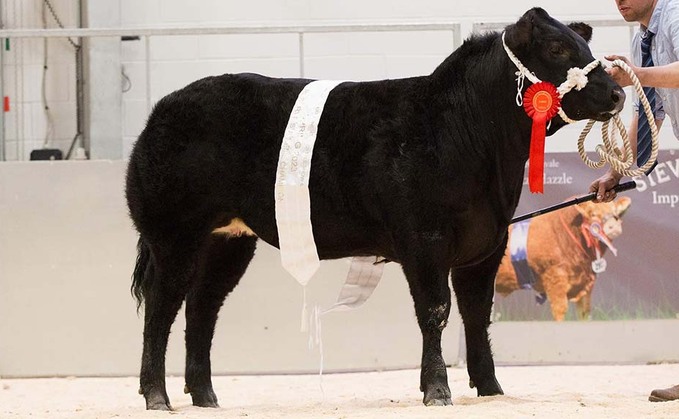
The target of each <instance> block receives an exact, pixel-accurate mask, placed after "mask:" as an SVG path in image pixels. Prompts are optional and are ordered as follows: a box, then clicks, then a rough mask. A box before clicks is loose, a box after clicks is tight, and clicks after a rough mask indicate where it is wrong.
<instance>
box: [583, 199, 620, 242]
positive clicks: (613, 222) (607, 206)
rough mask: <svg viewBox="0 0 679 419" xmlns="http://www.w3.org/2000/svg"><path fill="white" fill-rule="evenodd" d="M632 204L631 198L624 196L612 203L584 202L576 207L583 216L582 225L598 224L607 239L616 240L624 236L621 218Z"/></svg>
mask: <svg viewBox="0 0 679 419" xmlns="http://www.w3.org/2000/svg"><path fill="white" fill-rule="evenodd" d="M631 203H632V200H631V199H630V198H629V197H627V196H622V197H619V198H617V199H615V200H613V201H611V202H602V203H596V204H595V203H593V202H583V203H580V204H578V205H576V206H575V207H576V209H577V210H578V212H579V213H580V215H581V216H582V220H581V221H582V223H587V224H590V225H591V224H594V223H598V224H599V225H600V226H601V228H602V231H603V233H604V234H605V235H606V237H608V238H609V239H615V238H616V237H618V236H620V234H622V220H621V218H622V215H623V214H624V213H625V211H627V209H628V208H629V206H630V204H631Z"/></svg>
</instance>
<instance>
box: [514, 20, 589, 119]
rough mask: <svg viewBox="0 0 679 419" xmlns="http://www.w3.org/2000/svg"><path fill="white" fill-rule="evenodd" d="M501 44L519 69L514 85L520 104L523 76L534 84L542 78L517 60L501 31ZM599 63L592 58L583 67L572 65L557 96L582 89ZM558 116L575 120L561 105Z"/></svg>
mask: <svg viewBox="0 0 679 419" xmlns="http://www.w3.org/2000/svg"><path fill="white" fill-rule="evenodd" d="M502 46H503V47H504V48H505V51H506V52H507V55H508V56H509V59H510V60H512V62H513V63H514V65H516V68H518V69H519V71H517V72H516V85H517V94H516V104H517V105H519V106H522V105H523V96H522V94H521V91H522V90H523V81H524V78H527V79H528V80H530V81H531V82H532V83H534V84H535V83H540V82H541V81H542V80H540V79H539V78H537V77H536V76H535V73H533V72H531V71H529V70H528V69H527V68H526V67H525V66H524V65H523V64H521V61H519V59H518V58H517V57H516V55H514V53H513V52H512V51H511V50H510V49H509V47H508V46H507V44H506V43H505V33H504V32H502ZM600 65H601V61H599V60H594V61H592V62H591V63H589V64H587V66H585V67H584V68H578V67H573V68H571V69H570V70H568V73H567V75H566V81H564V82H563V83H561V86H559V87H558V88H557V89H556V90H557V92H559V98H560V99H563V97H564V95H565V94H566V93H568V92H570V91H571V90H573V89H574V88H575V90H582V89H583V88H584V87H585V86H586V85H587V81H588V79H587V74H589V72H590V71H592V70H594V69H595V68H597V67H598V66H600ZM559 116H560V117H561V119H563V120H564V122H567V123H569V124H573V123H575V122H576V121H574V120H573V119H571V118H569V117H568V115H566V112H564V110H563V108H561V107H559Z"/></svg>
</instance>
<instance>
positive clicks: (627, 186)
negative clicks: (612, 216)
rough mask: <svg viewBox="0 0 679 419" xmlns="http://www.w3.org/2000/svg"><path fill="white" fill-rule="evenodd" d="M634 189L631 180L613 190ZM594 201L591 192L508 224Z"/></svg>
mask: <svg viewBox="0 0 679 419" xmlns="http://www.w3.org/2000/svg"><path fill="white" fill-rule="evenodd" d="M636 187H637V183H636V182H635V181H633V180H630V181H629V182H625V183H621V184H619V185H618V186H616V187H615V188H613V190H614V191H615V192H618V193H619V192H624V191H628V190H630V189H634V188H636ZM594 199H596V192H593V193H591V194H588V195H583V196H581V197H578V198H574V199H571V200H570V201H566V202H562V203H560V204H556V205H552V206H551V207H547V208H543V209H541V210H537V211H534V212H531V213H528V214H524V215H520V216H518V217H515V218H512V221H511V222H510V224H514V223H518V222H519V221H523V220H527V219H529V218H533V217H537V216H538V215H542V214H547V213H548V212H552V211H556V210H559V209H561V208H566V207H570V206H571V205H576V204H579V203H581V202H587V201H592V200H594Z"/></svg>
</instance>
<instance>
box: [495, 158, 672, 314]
mask: <svg viewBox="0 0 679 419" xmlns="http://www.w3.org/2000/svg"><path fill="white" fill-rule="evenodd" d="M658 162H659V164H658V166H657V167H656V169H655V170H654V171H653V173H651V174H650V175H649V176H648V177H646V176H639V177H635V178H634V180H635V181H636V182H637V188H636V189H633V190H630V191H627V192H623V193H621V194H618V198H617V199H616V200H615V201H614V202H612V203H607V204H593V203H583V204H579V205H577V206H571V207H567V208H564V209H561V210H558V211H554V212H552V213H549V214H543V215H540V216H537V217H534V218H531V219H530V220H529V221H528V222H524V223H521V224H519V223H517V224H514V225H512V226H511V227H510V245H509V246H508V247H507V251H506V254H505V258H504V259H503V261H502V264H501V265H500V269H499V271H498V275H497V277H496V284H495V290H496V294H495V306H494V311H493V320H494V321H525V320H585V319H592V320H623V319H665V318H678V317H679V150H664V151H660V152H659V154H658ZM603 170H604V169H600V170H593V169H590V168H589V167H587V166H586V165H585V164H584V163H583V162H582V160H581V159H580V157H579V155H578V154H577V153H548V154H546V155H545V173H544V184H545V193H544V194H531V193H530V192H529V190H528V179H527V178H526V179H525V180H524V190H523V193H522V196H521V201H520V202H519V206H518V208H517V211H516V214H515V216H519V215H522V214H526V213H529V212H533V211H536V210H539V209H542V208H545V207H548V206H552V205H555V204H558V203H560V202H563V201H567V200H569V199H572V198H574V197H576V196H582V195H586V194H587V193H588V189H589V185H590V183H591V182H592V181H593V180H594V179H596V178H598V177H599V176H601V175H602V174H603V173H604V171H603ZM626 180H629V179H627V178H625V179H623V182H624V181H626ZM513 233H515V234H513ZM512 236H514V237H512Z"/></svg>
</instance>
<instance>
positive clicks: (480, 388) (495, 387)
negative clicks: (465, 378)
mask: <svg viewBox="0 0 679 419" xmlns="http://www.w3.org/2000/svg"><path fill="white" fill-rule="evenodd" d="M476 392H477V394H478V396H479V397H483V396H499V395H502V394H505V393H504V391H502V387H500V383H498V382H497V380H496V379H495V378H493V379H492V380H488V381H486V382H484V383H482V384H480V385H477V386H476Z"/></svg>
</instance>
